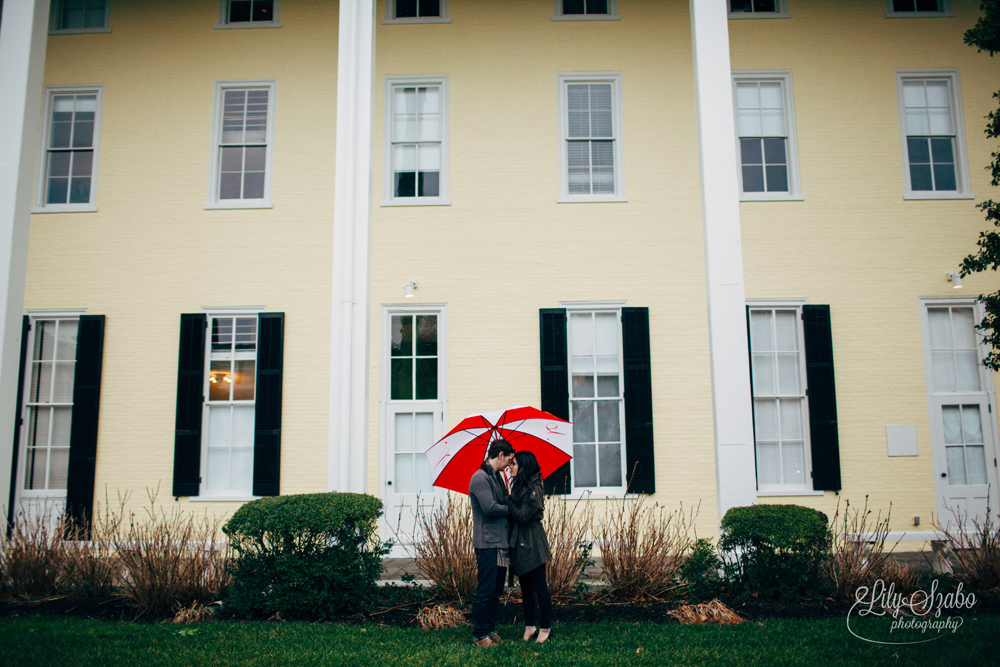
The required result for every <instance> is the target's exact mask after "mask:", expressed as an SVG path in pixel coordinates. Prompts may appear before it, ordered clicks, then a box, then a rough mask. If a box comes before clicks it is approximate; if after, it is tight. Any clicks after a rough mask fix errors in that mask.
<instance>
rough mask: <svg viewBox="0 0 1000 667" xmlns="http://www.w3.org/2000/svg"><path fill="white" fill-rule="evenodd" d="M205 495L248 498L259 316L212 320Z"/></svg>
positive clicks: (206, 392)
mask: <svg viewBox="0 0 1000 667" xmlns="http://www.w3.org/2000/svg"><path fill="white" fill-rule="evenodd" d="M208 337H209V340H208V354H207V355H206V356H207V359H206V364H207V366H208V370H207V372H206V374H205V396H206V398H207V400H206V402H205V408H206V413H207V414H206V417H207V418H206V422H205V423H206V429H205V436H204V447H205V456H204V459H203V460H204V461H205V474H204V475H203V480H202V482H203V485H204V486H203V490H204V494H205V495H211V494H213V493H220V492H221V493H240V494H246V495H249V494H250V491H251V485H252V482H253V447H254V410H255V388H256V381H257V315H244V316H240V315H236V316H232V315H224V316H222V315H217V316H209V319H208Z"/></svg>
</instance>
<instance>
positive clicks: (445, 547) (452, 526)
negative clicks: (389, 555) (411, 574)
mask: <svg viewBox="0 0 1000 667" xmlns="http://www.w3.org/2000/svg"><path fill="white" fill-rule="evenodd" d="M417 527H418V529H419V530H418V532H419V535H418V536H416V537H415V538H414V540H413V562H414V563H415V564H416V566H417V567H418V568H419V569H420V571H421V572H422V573H423V575H424V576H425V577H427V579H429V580H430V581H432V582H433V583H434V585H435V586H437V587H438V588H439V589H440V591H441V594H442V596H443V597H444V598H446V599H449V600H458V601H459V602H462V601H464V600H465V599H466V598H469V597H471V596H472V594H473V592H474V591H475V590H476V583H477V569H476V555H475V552H474V551H473V549H472V506H471V505H470V504H469V499H468V498H467V497H465V496H452V497H450V498H449V499H448V500H447V501H446V502H445V503H444V504H442V505H439V506H438V507H436V508H435V509H434V511H433V512H431V513H429V514H428V513H425V512H424V511H422V510H421V511H419V512H418V513H417Z"/></svg>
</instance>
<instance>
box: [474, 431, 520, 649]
mask: <svg viewBox="0 0 1000 667" xmlns="http://www.w3.org/2000/svg"><path fill="white" fill-rule="evenodd" d="M513 457H514V448H513V447H512V446H511V444H510V443H509V442H507V441H506V440H494V441H493V442H491V443H490V447H489V449H488V450H487V452H486V461H484V462H483V465H482V467H480V468H479V470H477V471H476V472H475V473H474V474H473V475H472V479H471V480H469V500H470V501H471V502H472V547H473V549H475V550H476V566H477V568H478V570H479V584H478V585H477V586H476V596H475V597H474V598H473V599H472V643H473V644H475V645H476V646H482V647H484V648H485V647H489V646H496V645H497V644H499V643H500V635H498V634H497V633H496V628H497V610H498V608H499V607H500V595H501V594H503V584H504V579H506V578H507V566H508V563H509V560H508V555H507V515H508V514H509V510H508V509H507V486H506V485H505V484H504V481H503V478H502V477H500V471H501V470H503V469H504V468H506V467H507V466H508V465H509V464H510V460H511V459H512V458H513Z"/></svg>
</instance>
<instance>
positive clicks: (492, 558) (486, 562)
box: [472, 549, 507, 639]
mask: <svg viewBox="0 0 1000 667" xmlns="http://www.w3.org/2000/svg"><path fill="white" fill-rule="evenodd" d="M497 551H499V550H498V549H476V567H477V568H478V570H479V584H478V585H477V586H476V596H475V597H474V598H472V638H473V639H482V638H483V637H488V636H490V635H491V634H493V633H494V632H496V629H497V610H498V609H499V608H500V596H501V595H503V584H504V579H506V578H507V568H505V567H497Z"/></svg>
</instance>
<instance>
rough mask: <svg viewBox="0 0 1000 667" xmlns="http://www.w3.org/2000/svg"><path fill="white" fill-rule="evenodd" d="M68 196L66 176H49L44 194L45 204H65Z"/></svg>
mask: <svg viewBox="0 0 1000 667" xmlns="http://www.w3.org/2000/svg"><path fill="white" fill-rule="evenodd" d="M68 197H69V179H68V178H51V177H50V178H49V180H48V192H47V193H46V196H45V203H46V204H65V203H66V200H67V198H68Z"/></svg>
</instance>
